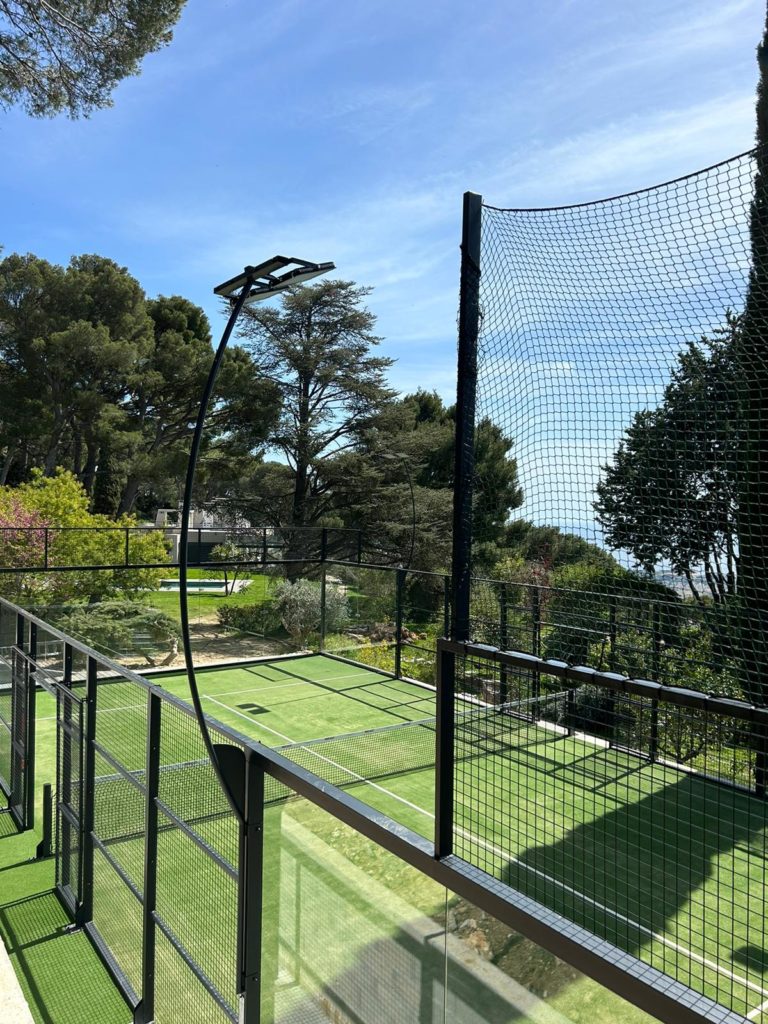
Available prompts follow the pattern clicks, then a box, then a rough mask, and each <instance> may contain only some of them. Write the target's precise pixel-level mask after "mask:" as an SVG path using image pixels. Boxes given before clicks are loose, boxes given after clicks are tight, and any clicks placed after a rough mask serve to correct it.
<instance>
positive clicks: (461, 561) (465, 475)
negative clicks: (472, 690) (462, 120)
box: [451, 192, 483, 640]
mask: <svg viewBox="0 0 768 1024" xmlns="http://www.w3.org/2000/svg"><path fill="white" fill-rule="evenodd" d="M482 210H483V198H482V196H479V195H477V194H476V193H474V192H465V193H464V213H463V222H462V232H461V294H460V298H459V354H458V374H457V379H458V386H457V392H456V440H455V446H454V447H455V451H454V476H453V479H454V499H453V559H452V573H451V575H452V580H453V602H452V604H453V608H452V617H451V636H452V638H453V639H454V640H468V639H469V634H470V597H471V578H470V573H471V568H472V492H473V486H472V485H473V476H474V461H475V459H474V454H475V399H476V392H477V338H478V333H479V329H480V239H481V221H482Z"/></svg>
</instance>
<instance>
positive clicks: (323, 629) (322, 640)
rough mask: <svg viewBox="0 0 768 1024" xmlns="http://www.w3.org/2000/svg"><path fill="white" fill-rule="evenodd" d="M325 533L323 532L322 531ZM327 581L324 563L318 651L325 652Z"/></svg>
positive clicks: (322, 567) (321, 578)
mask: <svg viewBox="0 0 768 1024" xmlns="http://www.w3.org/2000/svg"><path fill="white" fill-rule="evenodd" d="M323 532H325V531H323ZM327 588H328V580H327V571H326V566H325V561H323V563H322V565H321V566H320V650H321V651H324V650H325V636H326V629H327V626H326V621H325V620H326V602H327V595H328V589H327Z"/></svg>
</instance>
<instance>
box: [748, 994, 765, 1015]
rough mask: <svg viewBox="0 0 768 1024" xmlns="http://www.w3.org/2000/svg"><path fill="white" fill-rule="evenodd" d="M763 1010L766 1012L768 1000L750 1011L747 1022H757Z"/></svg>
mask: <svg viewBox="0 0 768 1024" xmlns="http://www.w3.org/2000/svg"><path fill="white" fill-rule="evenodd" d="M763 1010H768V999H766V1000H765V1002H764V1003H760V1005H759V1006H756V1007H755V1009H754V1010H750V1011H749V1013H748V1014H747V1020H757V1018H758V1016H759V1015H760V1014H761V1013H762V1012H763Z"/></svg>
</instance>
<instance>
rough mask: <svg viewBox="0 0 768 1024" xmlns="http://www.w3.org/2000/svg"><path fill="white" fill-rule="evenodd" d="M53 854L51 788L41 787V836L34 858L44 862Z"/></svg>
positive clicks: (45, 785) (46, 785)
mask: <svg viewBox="0 0 768 1024" xmlns="http://www.w3.org/2000/svg"><path fill="white" fill-rule="evenodd" d="M52 853H53V786H52V785H51V783H50V782H46V783H45V784H44V785H43V835H42V838H41V840H40V842H39V843H38V844H37V849H36V850H35V857H36V858H37V859H38V860H44V859H45V858H46V857H50V856H51V855H52Z"/></svg>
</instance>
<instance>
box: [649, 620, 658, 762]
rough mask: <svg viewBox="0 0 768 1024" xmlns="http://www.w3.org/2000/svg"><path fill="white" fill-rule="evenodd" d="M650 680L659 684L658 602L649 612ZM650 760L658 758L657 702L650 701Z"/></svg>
mask: <svg viewBox="0 0 768 1024" xmlns="http://www.w3.org/2000/svg"><path fill="white" fill-rule="evenodd" d="M651 643H652V654H651V679H653V681H654V682H655V683H660V682H661V609H660V608H659V605H658V602H654V604H653V607H652V610H651ZM650 755H651V760H652V761H655V760H656V759H657V758H658V756H659V702H658V701H657V700H652V701H651V741H650Z"/></svg>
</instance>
